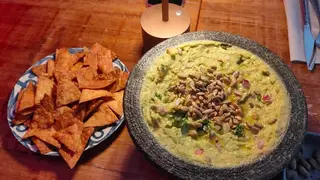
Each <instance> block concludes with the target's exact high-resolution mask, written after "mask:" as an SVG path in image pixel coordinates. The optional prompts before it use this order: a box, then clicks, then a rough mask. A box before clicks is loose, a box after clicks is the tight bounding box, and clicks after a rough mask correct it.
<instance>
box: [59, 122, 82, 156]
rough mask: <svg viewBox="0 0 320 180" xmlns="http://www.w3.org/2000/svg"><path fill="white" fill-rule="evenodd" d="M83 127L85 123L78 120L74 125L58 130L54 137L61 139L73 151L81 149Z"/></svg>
mask: <svg viewBox="0 0 320 180" xmlns="http://www.w3.org/2000/svg"><path fill="white" fill-rule="evenodd" d="M82 129H83V123H82V122H77V123H75V124H73V125H72V126H69V127H67V128H65V129H62V130H60V131H58V132H57V133H56V134H55V135H54V138H56V139H57V140H58V141H60V142H61V143H62V144H63V145H65V146H66V147H67V148H68V149H70V150H71V151H73V152H76V150H78V149H79V146H81V134H82Z"/></svg>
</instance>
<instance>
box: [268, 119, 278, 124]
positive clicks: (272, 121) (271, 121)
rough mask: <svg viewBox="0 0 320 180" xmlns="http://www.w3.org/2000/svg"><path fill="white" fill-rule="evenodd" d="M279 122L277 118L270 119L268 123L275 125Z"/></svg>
mask: <svg viewBox="0 0 320 180" xmlns="http://www.w3.org/2000/svg"><path fill="white" fill-rule="evenodd" d="M276 121H277V118H273V119H269V120H268V121H267V123H268V124H273V123H275V122H276Z"/></svg>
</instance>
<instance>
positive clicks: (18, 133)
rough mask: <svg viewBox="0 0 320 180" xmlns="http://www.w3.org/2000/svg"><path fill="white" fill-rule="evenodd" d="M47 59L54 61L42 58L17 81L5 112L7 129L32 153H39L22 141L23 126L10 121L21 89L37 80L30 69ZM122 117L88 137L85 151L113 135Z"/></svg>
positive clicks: (118, 64)
mask: <svg viewBox="0 0 320 180" xmlns="http://www.w3.org/2000/svg"><path fill="white" fill-rule="evenodd" d="M81 51H83V48H70V49H69V52H70V53H72V54H74V53H77V52H81ZM49 59H53V60H55V54H51V55H48V56H46V57H44V58H42V59H41V60H40V61H38V62H37V63H35V64H34V65H33V66H31V67H30V68H29V69H28V70H27V71H26V72H25V73H24V74H23V75H22V76H21V77H20V78H19V80H18V82H17V83H16V85H15V86H14V88H13V90H12V92H11V94H10V98H9V102H8V110H7V119H8V123H9V127H10V129H11V131H12V133H13V135H14V137H16V139H17V140H18V141H19V142H20V143H21V144H22V145H23V146H25V147H26V148H28V149H30V150H31V151H33V152H37V153H40V152H39V151H38V148H37V147H36V146H35V145H34V143H33V142H32V141H31V140H30V139H22V137H23V136H24V134H25V133H26V132H27V127H26V126H25V125H23V124H21V125H14V124H13V123H12V120H13V119H14V116H15V108H16V102H17V97H18V94H19V92H20V90H21V89H23V88H25V87H26V86H27V84H28V82H29V81H33V82H34V83H37V81H38V78H37V76H35V75H34V74H33V73H32V71H31V68H32V67H34V66H38V65H40V64H44V63H46V62H47V61H48V60H49ZM113 66H114V67H118V68H120V69H121V70H122V71H125V72H129V71H128V69H127V67H126V66H125V65H124V64H123V63H122V62H121V61H120V60H119V59H116V60H114V61H113ZM123 121H124V117H123V116H122V117H121V118H120V119H119V120H118V121H117V122H116V123H114V124H113V125H112V126H108V127H104V128H102V129H99V130H96V131H95V132H94V133H93V134H92V136H91V137H90V139H89V141H88V144H87V146H86V149H85V150H87V149H90V148H92V147H94V146H96V145H98V144H100V143H101V142H102V141H104V140H105V139H107V138H108V137H109V136H111V134H112V133H114V132H115V131H116V130H117V129H118V128H119V127H120V125H121V124H122V123H123ZM46 155H49V156H59V153H58V151H52V152H49V153H47V154H46Z"/></svg>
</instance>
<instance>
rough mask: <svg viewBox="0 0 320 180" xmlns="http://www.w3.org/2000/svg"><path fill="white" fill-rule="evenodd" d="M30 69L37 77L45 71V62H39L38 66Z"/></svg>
mask: <svg viewBox="0 0 320 180" xmlns="http://www.w3.org/2000/svg"><path fill="white" fill-rule="evenodd" d="M31 71H32V72H33V73H34V74H35V75H37V76H38V77H39V76H43V75H45V74H46V72H47V64H41V65H39V66H35V67H33V68H32V69H31Z"/></svg>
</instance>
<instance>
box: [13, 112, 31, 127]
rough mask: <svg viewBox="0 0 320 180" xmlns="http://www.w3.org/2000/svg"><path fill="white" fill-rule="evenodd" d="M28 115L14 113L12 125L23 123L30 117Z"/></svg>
mask: <svg viewBox="0 0 320 180" xmlns="http://www.w3.org/2000/svg"><path fill="white" fill-rule="evenodd" d="M30 118H31V117H30V116H24V115H22V114H19V113H16V114H15V116H14V119H13V120H12V123H13V124H14V125H19V124H23V123H24V122H25V121H26V120H28V119H30Z"/></svg>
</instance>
